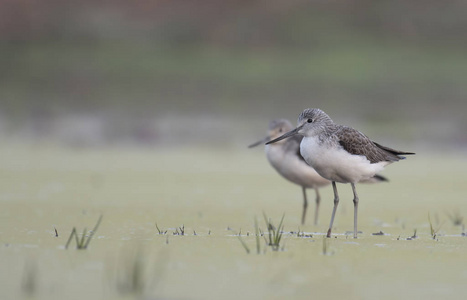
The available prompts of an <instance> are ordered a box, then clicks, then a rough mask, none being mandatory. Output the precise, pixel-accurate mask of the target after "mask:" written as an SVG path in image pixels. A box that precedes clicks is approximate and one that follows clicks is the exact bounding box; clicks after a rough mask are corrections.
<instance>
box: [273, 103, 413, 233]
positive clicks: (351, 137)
mask: <svg viewBox="0 0 467 300" xmlns="http://www.w3.org/2000/svg"><path fill="white" fill-rule="evenodd" d="M294 135H301V136H303V139H302V141H301V143H300V153H301V155H302V156H303V158H304V159H305V161H306V162H307V163H308V164H309V165H310V166H312V167H313V168H314V169H315V170H316V171H317V172H318V174H320V175H321V176H323V177H324V178H326V179H328V180H330V181H331V182H332V187H333V190H334V208H333V211H332V216H331V223H330V225H329V230H328V233H327V236H328V237H330V236H331V229H332V224H333V222H334V217H335V213H336V209H337V205H338V203H339V196H338V193H337V187H336V182H340V183H350V184H351V186H352V191H353V194H354V200H353V202H354V238H356V237H357V211H358V201H359V200H358V196H357V191H356V188H355V184H356V183H357V182H361V181H363V180H368V179H370V178H374V176H375V175H376V173H377V172H380V171H382V170H383V168H384V167H385V166H386V165H388V164H390V163H393V162H396V161H399V160H401V159H404V157H403V156H401V155H404V154H405V155H410V154H415V153H412V152H406V151H399V150H395V149H392V148H389V147H386V146H382V145H380V144H378V143H375V142H373V141H372V140H370V139H369V138H368V137H367V136H366V135H364V134H363V133H361V132H360V131H358V130H355V129H353V128H351V127H347V126H343V125H338V124H336V123H334V122H333V121H332V120H331V118H330V117H329V116H328V115H327V114H326V113H325V112H323V111H322V110H320V109H317V108H313V109H305V110H304V111H303V112H302V113H301V114H300V116H299V118H298V126H297V128H295V129H293V130H291V131H289V132H287V133H285V134H283V135H282V136H280V137H278V138H277V139H275V140H272V141H270V142H269V143H275V142H277V141H280V140H282V139H285V138H287V137H292V136H294Z"/></svg>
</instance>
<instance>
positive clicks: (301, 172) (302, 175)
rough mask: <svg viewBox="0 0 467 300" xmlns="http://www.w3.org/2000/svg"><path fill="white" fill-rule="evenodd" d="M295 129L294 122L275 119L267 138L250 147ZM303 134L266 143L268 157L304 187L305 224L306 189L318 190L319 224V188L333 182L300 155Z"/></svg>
mask: <svg viewBox="0 0 467 300" xmlns="http://www.w3.org/2000/svg"><path fill="white" fill-rule="evenodd" d="M292 129H293V126H292V123H290V122H289V121H288V120H285V119H277V120H273V121H271V122H270V123H269V130H268V133H267V136H266V138H264V139H263V140H261V141H259V142H256V143H254V144H251V145H250V146H248V148H253V147H255V146H258V145H260V144H263V143H265V142H268V141H270V140H272V139H275V138H277V137H279V136H280V135H282V134H283V133H284V132H287V131H290V130H292ZM302 138H303V137H302V136H299V135H296V136H294V137H291V138H290V139H287V140H283V141H281V142H278V143H275V144H271V145H266V147H265V151H266V157H267V158H268V161H269V163H270V164H271V165H272V166H273V167H274V169H276V171H277V172H279V174H281V175H282V176H283V177H284V178H285V179H288V180H289V181H292V182H293V183H295V184H298V185H299V186H301V187H302V192H303V211H302V224H305V217H306V210H307V207H308V200H307V197H306V189H307V188H311V189H314V190H315V192H316V199H315V202H316V210H315V220H314V224H315V225H317V224H318V209H319V204H320V200H321V197H320V194H319V190H318V189H319V188H321V187H324V186H326V185H328V184H330V183H331V182H330V181H329V180H327V179H324V178H323V177H321V176H320V175H319V174H318V173H317V172H316V171H315V170H314V169H313V168H312V167H310V166H309V165H308V164H307V163H306V162H305V160H304V159H303V157H302V156H301V155H300V142H301V141H302Z"/></svg>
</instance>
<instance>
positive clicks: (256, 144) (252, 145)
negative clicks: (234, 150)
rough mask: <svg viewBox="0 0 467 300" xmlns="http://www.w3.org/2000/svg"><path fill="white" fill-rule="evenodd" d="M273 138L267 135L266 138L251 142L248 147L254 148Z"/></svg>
mask: <svg viewBox="0 0 467 300" xmlns="http://www.w3.org/2000/svg"><path fill="white" fill-rule="evenodd" d="M270 139H271V138H270V137H268V136H267V137H265V138H264V139H262V140H261V141H257V142H256V143H253V144H251V145H250V146H248V148H253V147H256V146H258V145H261V144H264V143H266V142H267V141H269V140H270Z"/></svg>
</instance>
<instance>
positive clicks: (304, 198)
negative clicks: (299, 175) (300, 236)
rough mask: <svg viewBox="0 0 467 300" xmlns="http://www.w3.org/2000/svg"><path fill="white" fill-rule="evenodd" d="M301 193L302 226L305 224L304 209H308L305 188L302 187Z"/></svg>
mask: <svg viewBox="0 0 467 300" xmlns="http://www.w3.org/2000/svg"><path fill="white" fill-rule="evenodd" d="M302 191H303V212H302V225H304V224H305V217H306V209H307V208H308V200H307V199H306V188H305V187H304V186H302Z"/></svg>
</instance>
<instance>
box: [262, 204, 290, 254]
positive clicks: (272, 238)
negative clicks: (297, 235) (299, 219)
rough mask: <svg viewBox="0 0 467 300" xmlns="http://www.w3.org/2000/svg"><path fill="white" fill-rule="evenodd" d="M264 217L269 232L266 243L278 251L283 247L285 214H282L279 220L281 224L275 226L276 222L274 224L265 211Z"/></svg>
mask: <svg viewBox="0 0 467 300" xmlns="http://www.w3.org/2000/svg"><path fill="white" fill-rule="evenodd" d="M263 217H264V221H265V222H266V226H267V229H268V233H269V234H268V239H266V237H265V239H266V244H267V245H268V246H270V247H271V249H272V251H278V250H279V249H281V247H280V243H281V240H282V233H283V229H284V226H283V225H282V223H283V222H284V217H285V214H284V215H282V218H281V221H280V222H279V225H278V226H277V227H275V226H274V224H272V222H271V219H269V218H268V217H267V216H266V214H265V213H264V212H263Z"/></svg>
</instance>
